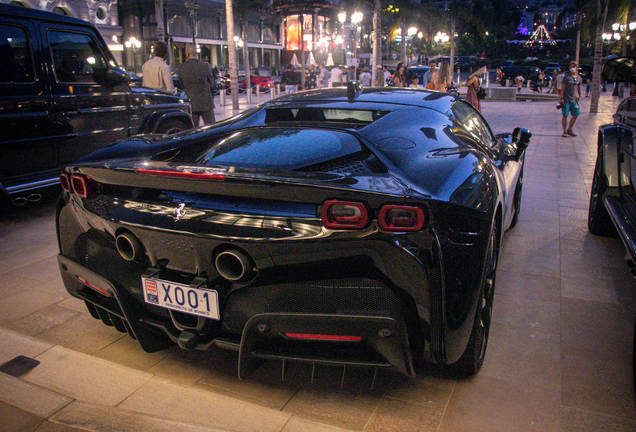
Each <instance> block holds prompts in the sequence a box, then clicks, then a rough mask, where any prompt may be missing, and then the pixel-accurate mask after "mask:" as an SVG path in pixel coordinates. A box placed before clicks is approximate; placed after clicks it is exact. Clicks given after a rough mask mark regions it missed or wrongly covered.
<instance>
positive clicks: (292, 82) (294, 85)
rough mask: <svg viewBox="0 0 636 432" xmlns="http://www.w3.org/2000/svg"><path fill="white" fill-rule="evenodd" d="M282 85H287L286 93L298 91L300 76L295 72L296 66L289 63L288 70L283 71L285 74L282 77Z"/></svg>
mask: <svg viewBox="0 0 636 432" xmlns="http://www.w3.org/2000/svg"><path fill="white" fill-rule="evenodd" d="M280 83H281V85H284V86H285V93H287V94H292V93H296V91H298V84H300V83H299V82H298V78H297V76H296V72H294V66H292V65H291V64H289V65H287V70H286V71H285V72H283V76H282V77H281V79H280Z"/></svg>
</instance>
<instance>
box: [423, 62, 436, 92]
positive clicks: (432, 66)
mask: <svg viewBox="0 0 636 432" xmlns="http://www.w3.org/2000/svg"><path fill="white" fill-rule="evenodd" d="M429 67H430V69H429V70H427V71H426V73H425V74H424V78H423V79H422V87H424V88H428V83H430V82H432V81H433V75H435V72H437V63H435V62H431V63H430V65H429Z"/></svg>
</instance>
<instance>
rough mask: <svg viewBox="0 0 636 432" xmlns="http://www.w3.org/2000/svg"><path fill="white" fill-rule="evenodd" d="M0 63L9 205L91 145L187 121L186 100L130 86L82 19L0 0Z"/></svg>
mask: <svg viewBox="0 0 636 432" xmlns="http://www.w3.org/2000/svg"><path fill="white" fill-rule="evenodd" d="M0 65H1V67H0V130H1V131H2V133H1V134H0V160H1V161H2V162H1V164H0V198H2V199H3V200H4V198H7V197H8V198H10V199H11V201H12V202H14V203H15V204H23V203H26V202H28V201H29V200H31V201H35V200H37V199H38V197H39V196H40V195H39V191H40V190H41V189H42V188H45V187H48V186H53V185H56V184H57V183H58V181H59V174H60V171H61V167H62V166H63V165H65V164H68V163H71V162H73V161H75V160H76V159H78V158H80V157H81V156H84V155H86V154H88V153H90V152H92V151H94V150H96V149H98V148H101V147H104V146H107V145H110V144H112V143H114V142H115V141H117V140H119V139H122V138H126V137H128V136H130V135H133V134H138V133H173V132H177V131H182V130H186V129H189V128H192V126H193V124H192V119H191V117H190V104H189V102H188V100H187V99H184V98H181V97H178V96H173V95H171V94H167V93H164V92H161V91H158V90H152V89H148V88H144V87H131V86H129V85H128V83H129V81H130V75H129V74H128V73H127V72H125V71H124V70H123V69H120V68H119V67H117V65H116V63H115V60H114V58H113V56H112V54H111V53H110V51H109V50H108V47H107V46H106V44H105V43H104V40H103V39H102V37H101V35H100V34H99V32H98V31H97V29H96V28H95V27H94V26H93V25H92V24H90V23H87V22H85V21H81V20H78V19H74V18H70V17H66V16H62V15H58V14H53V13H48V12H43V11H39V10H35V9H29V8H23V7H16V6H9V5H2V4H0Z"/></svg>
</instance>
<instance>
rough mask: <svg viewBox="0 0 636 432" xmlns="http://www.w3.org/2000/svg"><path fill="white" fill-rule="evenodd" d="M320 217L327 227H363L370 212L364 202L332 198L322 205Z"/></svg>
mask: <svg viewBox="0 0 636 432" xmlns="http://www.w3.org/2000/svg"><path fill="white" fill-rule="evenodd" d="M320 218H321V219H322V223H323V225H324V226H325V227H327V228H331V229H362V228H364V226H365V225H366V224H367V222H368V220H369V213H368V212H367V208H366V207H365V206H364V204H362V203H359V202H349V201H339V200H331V201H326V202H325V203H324V204H323V205H322V208H321V209H320Z"/></svg>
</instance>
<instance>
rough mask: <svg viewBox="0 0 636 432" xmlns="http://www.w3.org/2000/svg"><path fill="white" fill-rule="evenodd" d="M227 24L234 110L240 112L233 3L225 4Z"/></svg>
mask: <svg viewBox="0 0 636 432" xmlns="http://www.w3.org/2000/svg"><path fill="white" fill-rule="evenodd" d="M225 22H226V26H227V53H228V65H229V67H230V91H231V92H232V109H233V110H234V111H238V109H239V99H238V74H237V71H236V69H237V68H236V60H237V59H236V42H234V10H233V8H232V1H231V0H226V2H225Z"/></svg>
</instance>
